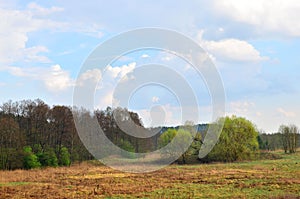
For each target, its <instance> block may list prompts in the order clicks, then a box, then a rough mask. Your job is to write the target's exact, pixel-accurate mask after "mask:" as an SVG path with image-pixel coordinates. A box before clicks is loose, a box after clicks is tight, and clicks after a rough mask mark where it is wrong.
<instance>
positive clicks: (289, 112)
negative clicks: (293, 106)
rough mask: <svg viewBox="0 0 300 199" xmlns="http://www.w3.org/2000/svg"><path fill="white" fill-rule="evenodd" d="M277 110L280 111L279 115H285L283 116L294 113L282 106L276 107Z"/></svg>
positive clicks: (294, 114) (292, 115)
mask: <svg viewBox="0 0 300 199" xmlns="http://www.w3.org/2000/svg"><path fill="white" fill-rule="evenodd" d="M277 112H278V113H280V114H281V115H283V116H285V117H295V116H296V113H294V112H292V111H287V110H285V109H283V108H281V107H280V108H277Z"/></svg>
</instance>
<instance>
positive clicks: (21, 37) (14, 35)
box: [0, 4, 65, 65]
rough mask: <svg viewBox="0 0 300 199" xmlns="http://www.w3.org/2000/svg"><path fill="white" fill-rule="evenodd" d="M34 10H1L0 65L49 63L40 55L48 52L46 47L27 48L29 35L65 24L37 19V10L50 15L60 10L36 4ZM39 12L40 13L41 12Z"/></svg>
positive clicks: (61, 26)
mask: <svg viewBox="0 0 300 199" xmlns="http://www.w3.org/2000/svg"><path fill="white" fill-rule="evenodd" d="M30 5H31V6H29V7H32V6H35V7H36V8H35V9H34V10H12V9H2V8H0V18H1V21H2V22H1V23H0V35H1V37H0V64H1V63H2V64H3V65H9V64H10V63H13V62H17V61H24V60H25V61H35V62H49V60H48V58H47V57H45V56H41V55H39V53H44V52H48V49H47V48H46V47H44V46H33V47H27V46H26V45H27V42H28V40H29V38H28V33H31V32H34V31H37V30H43V29H58V28H63V27H64V25H65V24H64V23H59V22H55V21H51V20H49V19H44V18H39V17H36V15H37V14H38V13H37V9H39V11H41V10H43V12H46V13H48V14H50V13H53V12H57V11H59V9H58V8H50V10H49V9H47V8H42V7H38V6H37V5H36V4H30ZM39 11H38V12H39Z"/></svg>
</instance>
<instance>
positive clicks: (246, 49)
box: [197, 31, 268, 62]
mask: <svg viewBox="0 0 300 199" xmlns="http://www.w3.org/2000/svg"><path fill="white" fill-rule="evenodd" d="M203 33H204V32H203V31H200V32H199V33H198V36H197V40H198V42H199V43H200V45H201V46H202V47H203V48H204V49H205V50H207V51H208V52H209V53H210V54H212V55H213V57H215V58H216V59H217V60H218V61H223V62H228V61H229V62H230V61H236V62H259V61H263V60H267V59H268V58H267V57H263V56H261V55H260V52H259V51H258V50H256V49H255V48H254V47H253V46H252V45H251V44H249V43H248V42H246V41H242V40H238V39H223V40H220V41H208V40H204V39H203Z"/></svg>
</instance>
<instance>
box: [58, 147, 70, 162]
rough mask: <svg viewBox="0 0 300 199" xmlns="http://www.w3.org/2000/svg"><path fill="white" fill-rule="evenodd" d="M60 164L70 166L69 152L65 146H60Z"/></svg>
mask: <svg viewBox="0 0 300 199" xmlns="http://www.w3.org/2000/svg"><path fill="white" fill-rule="evenodd" d="M59 162H60V165H62V166H70V164H71V160H70V153H69V151H68V149H67V148H66V147H62V148H61V150H60V160H59Z"/></svg>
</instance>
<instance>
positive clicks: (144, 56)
mask: <svg viewBox="0 0 300 199" xmlns="http://www.w3.org/2000/svg"><path fill="white" fill-rule="evenodd" d="M149 57H150V56H149V55H147V54H143V55H142V56H141V58H149Z"/></svg>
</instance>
